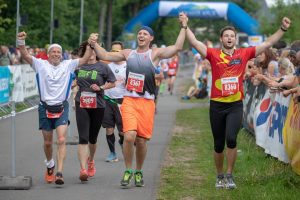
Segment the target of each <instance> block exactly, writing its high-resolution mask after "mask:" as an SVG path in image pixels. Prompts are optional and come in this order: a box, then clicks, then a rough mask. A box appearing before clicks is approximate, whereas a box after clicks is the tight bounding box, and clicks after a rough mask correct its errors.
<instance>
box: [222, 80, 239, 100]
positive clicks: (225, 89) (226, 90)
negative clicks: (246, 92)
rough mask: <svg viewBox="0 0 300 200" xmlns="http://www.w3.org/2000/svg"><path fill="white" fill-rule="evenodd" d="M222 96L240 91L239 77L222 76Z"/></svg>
mask: <svg viewBox="0 0 300 200" xmlns="http://www.w3.org/2000/svg"><path fill="white" fill-rule="evenodd" d="M221 84H222V96H230V95H233V94H236V93H237V92H238V91H239V79H238V77H226V78H221Z"/></svg>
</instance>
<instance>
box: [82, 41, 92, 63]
mask: <svg viewBox="0 0 300 200" xmlns="http://www.w3.org/2000/svg"><path fill="white" fill-rule="evenodd" d="M91 55H92V49H91V47H90V45H87V46H86V51H85V53H84V55H83V57H82V58H79V66H81V65H84V64H87V62H88V60H89V58H90V57H91Z"/></svg>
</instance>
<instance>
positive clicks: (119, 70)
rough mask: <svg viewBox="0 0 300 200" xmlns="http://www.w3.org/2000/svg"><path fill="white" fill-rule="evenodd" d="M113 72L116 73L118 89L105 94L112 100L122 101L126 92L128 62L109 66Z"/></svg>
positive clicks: (105, 91)
mask: <svg viewBox="0 0 300 200" xmlns="http://www.w3.org/2000/svg"><path fill="white" fill-rule="evenodd" d="M108 66H109V68H110V69H111V71H112V72H113V73H114V75H115V77H116V79H117V81H116V87H114V88H110V89H108V90H104V94H105V95H106V96H108V97H109V98H112V99H121V98H123V96H124V93H125V91H126V88H125V80H126V62H124V63H122V64H120V65H118V64H116V63H109V64H108Z"/></svg>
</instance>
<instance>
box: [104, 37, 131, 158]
mask: <svg viewBox="0 0 300 200" xmlns="http://www.w3.org/2000/svg"><path fill="white" fill-rule="evenodd" d="M122 50H123V43H122V42H120V41H114V42H112V44H111V52H120V51H122ZM108 67H109V68H110V69H111V70H112V72H113V73H114V75H115V77H116V79H117V81H116V87H114V88H111V89H108V90H105V91H104V95H105V96H104V99H105V101H106V108H105V112H104V117H103V121H102V127H103V128H105V129H106V140H107V144H108V147H109V150H110V153H109V155H108V157H107V158H106V162H116V161H118V157H117V154H116V151H115V140H116V139H115V134H114V129H115V126H116V127H117V130H118V132H119V137H120V138H119V144H120V145H121V147H122V146H123V140H124V136H123V125H122V116H121V112H120V108H119V107H120V106H121V104H122V102H123V96H124V93H125V90H126V88H125V79H126V62H125V61H121V62H111V63H109V64H108Z"/></svg>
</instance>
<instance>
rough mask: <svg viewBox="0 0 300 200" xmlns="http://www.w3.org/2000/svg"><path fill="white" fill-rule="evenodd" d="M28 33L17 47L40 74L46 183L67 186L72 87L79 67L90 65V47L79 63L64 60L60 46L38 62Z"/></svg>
mask: <svg viewBox="0 0 300 200" xmlns="http://www.w3.org/2000/svg"><path fill="white" fill-rule="evenodd" d="M25 39H26V33H25V32H20V33H18V35H17V45H18V47H19V49H20V52H21V56H22V58H23V59H24V60H25V61H27V62H28V63H29V64H30V66H31V67H32V68H33V70H34V71H35V72H36V74H37V82H38V88H39V94H40V104H39V108H38V112H39V129H40V130H42V134H43V137H44V152H45V155H46V160H45V164H46V167H47V170H46V172H45V181H46V182H47V183H52V182H54V181H55V184H57V185H63V184H64V179H63V174H62V173H63V164H64V160H65V157H66V142H65V140H66V133H67V130H68V124H69V119H68V117H69V104H68V98H69V97H70V90H71V83H72V81H73V78H72V77H73V73H74V71H75V69H76V67H78V66H81V65H83V64H85V63H87V61H88V58H89V57H90V54H91V53H92V51H91V49H90V47H88V48H87V51H86V53H85V54H84V56H83V57H82V58H79V59H70V60H64V61H61V59H62V47H61V46H60V45H59V44H51V45H50V46H49V48H48V60H43V59H39V58H35V57H34V56H32V55H30V54H29V53H28V51H27V49H26V47H25ZM53 130H56V134H57V173H56V175H54V168H55V162H54V160H53V158H52V150H53V147H52V145H53Z"/></svg>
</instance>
